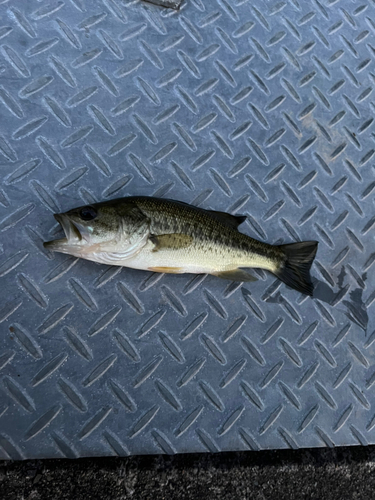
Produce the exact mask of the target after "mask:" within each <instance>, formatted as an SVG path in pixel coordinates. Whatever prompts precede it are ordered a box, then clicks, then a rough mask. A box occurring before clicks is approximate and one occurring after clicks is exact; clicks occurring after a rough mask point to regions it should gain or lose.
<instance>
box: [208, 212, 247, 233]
mask: <svg viewBox="0 0 375 500" xmlns="http://www.w3.org/2000/svg"><path fill="white" fill-rule="evenodd" d="M207 212H209V213H210V214H211V215H213V216H214V217H215V218H216V219H218V220H219V221H220V222H221V223H222V224H225V225H226V226H229V227H231V228H232V229H238V226H239V225H240V224H242V223H243V222H245V220H246V215H231V214H228V213H227V212H217V211H216V210H207Z"/></svg>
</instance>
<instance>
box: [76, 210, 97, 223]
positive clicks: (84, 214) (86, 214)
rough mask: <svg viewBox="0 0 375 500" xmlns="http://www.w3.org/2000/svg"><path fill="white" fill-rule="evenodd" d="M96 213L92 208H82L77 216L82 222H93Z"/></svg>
mask: <svg viewBox="0 0 375 500" xmlns="http://www.w3.org/2000/svg"><path fill="white" fill-rule="evenodd" d="M97 215H98V214H97V212H96V210H95V208H94V207H83V208H81V210H80V211H79V216H80V217H81V219H82V220H93V219H95V218H96V217H97Z"/></svg>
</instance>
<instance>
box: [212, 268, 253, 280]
mask: <svg viewBox="0 0 375 500" xmlns="http://www.w3.org/2000/svg"><path fill="white" fill-rule="evenodd" d="M212 274H213V275H214V276H217V277H218V278H222V279H224V280H231V281H258V278H255V277H254V276H252V275H251V274H249V273H248V272H246V271H244V270H243V269H231V270H230V271H222V272H219V273H212Z"/></svg>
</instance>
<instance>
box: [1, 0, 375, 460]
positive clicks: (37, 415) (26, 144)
mask: <svg viewBox="0 0 375 500" xmlns="http://www.w3.org/2000/svg"><path fill="white" fill-rule="evenodd" d="M0 3H1V5H0V19H1V21H0V175H1V189H0V213H1V215H0V280H1V292H0V294H1V303H0V332H1V335H0V458H5V459H9V458H11V459H21V458H37V457H39V458H40V457H69V458H74V457H79V456H88V455H91V456H93V455H96V456H98V455H127V454H139V453H176V452H197V451H203V452H216V451H223V450H244V449H253V450H258V449H264V448H283V447H291V448H298V447H307V446H309V447H316V446H335V445H344V444H345V445H348V444H368V443H375V429H374V427H375V396H374V384H375V367H374V361H373V359H374V340H375V332H374V331H373V328H374V319H373V316H372V314H373V311H372V309H371V307H372V303H373V301H374V299H375V290H374V285H373V283H374V268H373V264H374V262H375V253H374V250H373V242H374V237H373V226H374V224H375V217H374V189H375V179H374V154H375V146H374V132H373V130H374V128H373V121H374V118H373V115H374V107H375V106H374V96H373V88H374V83H375V74H374V54H375V42H374V32H375V10H374V7H375V5H374V2H373V1H370V0H368V1H366V0H364V1H358V2H353V1H344V0H342V1H324V0H322V1H319V0H314V1H303V2H302V1H298V0H289V1H280V2H278V1H261V0H252V1H251V2H250V1H246V0H245V1H242V0H237V1H233V2H229V1H227V0H217V1H216V2H215V1H211V2H203V1H201V0H189V1H186V2H185V3H184V4H183V5H182V7H181V9H180V11H179V12H175V11H171V10H167V9H161V8H157V7H155V6H153V5H150V4H146V3H143V2H139V1H129V2H119V1H115V0H102V1H99V0H92V1H90V2H88V1H85V0H71V1H68V0H58V1H52V2H44V1H43V2H37V1H35V0H34V1H29V2H17V1H9V2H6V1H5V2H4V1H2V2H0ZM135 194H139V195H156V196H168V197H170V198H175V199H180V200H183V201H186V202H189V203H193V204H196V205H199V206H202V207H204V208H211V209H216V210H226V211H229V212H233V213H244V214H247V215H248V220H247V225H246V224H244V226H243V227H244V228H245V229H244V231H245V232H247V233H248V234H250V235H252V236H254V237H256V238H258V239H262V240H266V241H268V242H270V243H275V242H281V241H284V242H290V241H295V240H299V239H318V240H319V241H320V246H319V251H318V256H317V259H316V262H315V264H314V267H313V274H314V275H315V277H316V280H317V281H316V283H317V288H316V293H315V298H314V299H310V298H307V297H304V296H300V295H299V294H298V293H296V292H294V291H292V290H289V289H287V288H286V287H285V286H284V285H282V284H280V283H279V282H278V281H277V280H276V281H275V279H274V278H272V277H271V276H270V275H266V274H265V273H263V272H258V275H259V277H260V278H261V279H260V280H259V281H258V282H257V283H255V284H246V285H243V286H241V284H232V283H230V282H224V281H221V280H218V279H215V278H213V277H205V276H182V275H180V276H179V275H176V276H171V275H170V276H167V275H160V274H150V273H147V272H140V271H134V270H128V269H120V268H115V267H112V268H111V267H106V266H101V265H96V264H93V263H90V262H87V261H83V260H77V259H74V258H71V257H66V256H63V255H58V254H56V255H52V254H50V253H48V252H47V251H46V250H44V249H43V247H42V242H43V240H46V239H52V238H53V237H54V236H55V235H56V234H57V232H58V230H59V229H58V227H57V225H56V224H54V222H53V218H52V213H53V212H56V211H63V210H67V209H69V208H71V207H74V206H76V205H78V204H82V203H86V202H87V203H90V202H92V201H93V200H105V199H107V198H108V199H109V198H113V197H118V196H125V195H135Z"/></svg>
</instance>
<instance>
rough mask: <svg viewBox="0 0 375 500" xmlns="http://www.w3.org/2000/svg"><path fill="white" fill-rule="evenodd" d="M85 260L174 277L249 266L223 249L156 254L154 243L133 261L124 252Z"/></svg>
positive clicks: (148, 243)
mask: <svg viewBox="0 0 375 500" xmlns="http://www.w3.org/2000/svg"><path fill="white" fill-rule="evenodd" d="M85 258H86V259H89V260H93V261H95V262H100V263H101V264H109V265H112V266H124V267H129V268H132V269H142V270H145V271H154V272H162V273H173V274H182V273H193V274H201V273H204V274H211V273H217V272H221V271H226V270H229V269H233V268H236V267H237V266H240V265H242V266H243V265H245V258H244V257H243V258H237V259H235V260H234V259H233V255H229V252H228V254H227V255H226V252H223V249H222V248H220V247H217V248H215V247H214V248H213V249H212V251H211V252H204V251H202V250H198V249H197V248H194V246H192V247H190V248H189V249H179V250H175V249H163V250H158V251H155V245H154V244H153V243H152V242H151V241H148V242H147V243H146V245H144V246H143V248H141V249H139V250H138V251H137V252H136V253H135V254H133V255H132V256H130V257H126V258H122V257H121V252H118V253H106V252H97V253H96V252H93V253H91V255H90V254H87V255H85Z"/></svg>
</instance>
